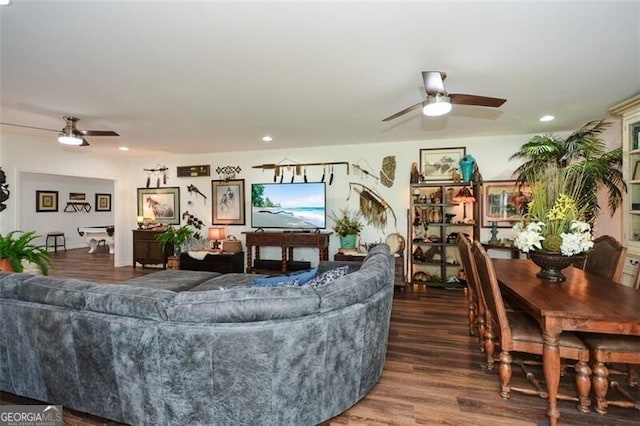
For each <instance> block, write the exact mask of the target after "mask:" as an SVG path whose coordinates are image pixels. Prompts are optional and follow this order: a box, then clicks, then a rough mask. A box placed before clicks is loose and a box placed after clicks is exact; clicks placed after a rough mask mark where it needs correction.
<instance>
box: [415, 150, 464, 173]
mask: <svg viewBox="0 0 640 426" xmlns="http://www.w3.org/2000/svg"><path fill="white" fill-rule="evenodd" d="M465 154H466V148H464V147H459V148H436V149H421V150H420V174H421V175H420V177H421V179H422V180H425V181H438V180H442V181H449V180H451V179H452V173H453V169H454V168H456V167H458V163H459V161H460V159H461V158H462V157H464V155H465Z"/></svg>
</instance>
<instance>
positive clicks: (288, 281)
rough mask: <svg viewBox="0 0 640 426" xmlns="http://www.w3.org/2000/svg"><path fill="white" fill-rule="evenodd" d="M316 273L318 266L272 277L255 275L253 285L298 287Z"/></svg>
mask: <svg viewBox="0 0 640 426" xmlns="http://www.w3.org/2000/svg"><path fill="white" fill-rule="evenodd" d="M317 274H318V268H314V269H309V270H308V271H300V272H294V273H293V274H290V275H276V276H274V277H257V278H254V279H253V285H254V286H255V287H298V286H301V285H304V284H306V283H307V282H308V281H309V280H311V279H312V278H315V277H316V275H317Z"/></svg>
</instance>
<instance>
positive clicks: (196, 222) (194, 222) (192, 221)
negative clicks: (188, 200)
mask: <svg viewBox="0 0 640 426" xmlns="http://www.w3.org/2000/svg"><path fill="white" fill-rule="evenodd" d="M182 219H183V220H185V219H186V221H187V225H190V226H193V227H194V228H196V229H197V230H198V232H196V233H195V234H193V238H195V239H196V240H199V239H200V238H201V237H202V235H201V234H200V232H199V231H200V230H201V229H202V227H203V226H204V222H203V221H202V220H200V219H198V218H197V217H195V216H194V215H192V214H191V213H189V211H188V210H187V211H185V212H184V213H182Z"/></svg>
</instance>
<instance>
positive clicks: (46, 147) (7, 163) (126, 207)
mask: <svg viewBox="0 0 640 426" xmlns="http://www.w3.org/2000/svg"><path fill="white" fill-rule="evenodd" d="M612 131H613V133H612V138H615V137H616V133H615V130H612ZM618 131H619V130H618ZM530 137H531V135H509V136H490V137H477V138H462V139H447V140H428V141H427V140H424V141H409V142H394V143H384V144H362V145H344V146H337V147H335V146H329V147H318V148H299V149H286V150H279V149H274V148H273V145H271V146H270V147H266V148H265V150H262V151H252V152H229V153H224V154H197V155H170V154H166V153H162V154H158V155H156V156H148V157H145V158H133V157H132V156H128V154H127V153H121V152H117V151H116V152H115V154H114V155H103V154H100V155H96V154H91V151H89V150H87V149H84V150H83V149H78V148H66V147H62V146H61V145H59V144H57V143H55V142H51V140H50V139H49V138H47V139H46V141H43V140H39V139H35V137H31V136H30V138H26V137H20V136H15V135H11V136H6V135H4V134H3V135H2V139H0V166H2V167H3V168H4V170H5V171H6V173H7V178H8V180H9V183H10V185H11V187H10V189H11V190H12V198H10V199H9V201H8V203H7V209H6V210H5V211H4V212H3V213H2V214H0V232H7V231H9V230H11V229H18V228H20V227H21V226H22V219H21V215H20V212H19V209H18V208H17V207H16V202H15V196H16V195H15V194H16V193H20V192H21V191H22V188H21V187H20V182H19V179H18V177H19V172H33V173H42V174H53V175H69V176H75V177H82V176H84V177H90V178H98V179H108V180H112V181H113V183H114V190H113V193H114V197H113V199H112V204H113V213H114V224H115V226H116V233H115V248H116V255H115V264H116V266H124V265H131V263H132V234H131V230H132V229H134V228H136V227H137V224H136V216H137V200H136V197H137V195H136V188H138V187H144V186H145V183H146V178H147V174H146V173H145V172H144V171H143V169H144V168H154V167H155V166H156V165H166V166H167V167H168V168H169V180H168V182H167V185H166V186H179V187H180V192H181V206H180V213H183V212H184V211H186V210H188V211H189V212H190V213H192V214H194V215H195V216H197V217H198V218H200V219H202V220H203V221H204V222H205V226H210V225H211V180H212V179H219V178H221V177H219V176H217V175H216V172H215V170H216V168H217V167H223V166H227V165H230V166H240V167H241V169H242V171H241V172H240V173H239V174H238V175H237V178H238V179H244V180H245V209H246V211H247V212H248V211H249V208H250V196H249V194H248V192H249V191H250V187H251V186H250V184H251V183H252V182H254V183H255V182H271V181H272V179H273V171H272V170H265V171H263V170H261V169H254V168H252V166H254V165H258V164H263V163H278V162H287V163H295V162H300V163H307V162H334V161H346V162H349V163H355V164H358V165H360V166H362V167H364V168H367V169H369V168H370V169H371V170H370V171H371V172H373V174H374V175H376V176H377V175H378V173H379V170H380V168H381V164H382V159H383V157H385V156H387V155H395V156H396V163H397V167H396V177H395V183H394V185H393V186H392V187H391V188H387V187H385V186H383V185H382V184H380V183H379V182H377V181H376V180H374V179H372V178H370V177H366V176H362V175H358V174H356V173H353V171H352V173H351V174H349V175H347V174H346V168H345V167H344V166H336V167H334V183H333V185H331V186H327V205H328V209H329V211H331V210H335V211H337V210H339V209H340V208H342V207H345V206H349V207H353V208H356V207H357V206H358V194H356V193H355V192H353V191H349V185H348V183H349V182H358V183H363V184H365V185H367V186H369V187H371V188H372V189H374V190H375V191H376V192H378V193H379V194H380V195H381V196H382V197H383V198H384V199H385V200H386V201H387V202H388V203H389V205H390V206H391V207H392V208H393V210H394V211H395V214H396V216H397V219H398V220H397V225H395V224H394V222H393V219H392V217H391V216H389V221H388V224H387V226H386V228H385V229H383V230H378V229H375V228H373V227H372V226H367V227H365V229H364V231H363V233H362V235H361V243H371V242H376V241H384V240H385V239H386V237H387V235H388V234H390V233H393V232H396V231H397V232H399V233H401V234H402V235H403V236H405V238H406V236H407V220H406V213H407V208H408V207H409V174H410V170H411V164H412V163H413V162H419V153H420V149H428V148H442V147H458V146H464V147H466V149H467V153H468V154H471V155H473V156H474V157H475V159H476V161H477V163H478V165H479V167H480V171H481V173H482V176H483V178H484V180H485V181H488V180H504V179H510V178H511V173H512V172H513V170H514V169H515V167H517V164H515V163H513V162H509V161H508V158H509V157H510V156H511V155H512V154H513V153H514V152H515V151H516V150H517V149H518V148H519V147H520V146H521V145H522V144H523V143H525V142H526V141H527V140H528V139H529V138H530ZM98 143H99V142H96V144H98ZM614 143H615V142H614ZM617 144H618V145H619V136H618V140H617ZM114 151H115V150H114ZM283 160H284V161H283ZM200 164H208V165H210V166H211V171H212V176H211V177H199V178H177V177H176V167H177V166H188V165H200ZM321 175H322V168H320V167H312V168H311V167H310V168H308V170H307V176H308V179H309V180H310V181H319V179H320V176H321ZM287 178H288V180H290V174H288V173H287V175H286V177H285V180H287ZM327 180H328V174H327ZM189 184H193V185H195V186H196V187H198V188H199V189H200V190H201V191H202V192H204V193H205V195H207V197H208V198H207V200H206V201H205V200H203V199H202V197H199V196H195V195H192V194H189V193H188V192H187V186H188V185H189ZM152 185H154V182H152ZM42 217H43V220H46V218H45V216H42ZM246 219H247V221H246V224H245V225H244V226H228V227H227V234H234V235H236V236H237V237H239V238H240V239H241V240H242V241H243V245H244V238H243V235H242V232H243V231H249V230H251V227H250V218H249V217H247V218H246ZM620 222H621V221H620V218H619V216H618V217H614V219H613V220H609V218H608V217H607V227H606V228H605V227H604V226H600V225H599V226H598V230H599V231H600V232H603V230H604V229H606V230H607V233H609V234H611V235H613V236H615V237H616V238H620V236H621V223H620ZM53 225H55V224H52V226H53ZM47 226H48V225H47ZM327 227H328V230H330V228H331V223H330V222H329V223H328V224H327ZM509 236H510V233H509V230H508V229H501V230H500V233H499V235H498V237H499V238H504V237H509ZM489 237H490V233H489V229H483V230H482V232H481V240H483V241H485V240H488V239H489ZM338 247H339V242H338V238H337V237H336V236H332V237H331V245H330V256H333V254H334V253H335V252H336V251H337V250H338ZM262 254H263V257H264V258H269V257H273V258H279V256H280V252H279V250H277V249H273V250H271V251H264V252H263V253H262ZM295 258H296V260H309V261H312V262H315V261H317V252H315V251H313V250H311V249H308V250H306V249H302V250H300V251H296V253H295Z"/></svg>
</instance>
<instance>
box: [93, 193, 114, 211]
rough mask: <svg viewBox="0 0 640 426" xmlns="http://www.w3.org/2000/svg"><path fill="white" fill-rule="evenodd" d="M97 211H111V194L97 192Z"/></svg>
mask: <svg viewBox="0 0 640 426" xmlns="http://www.w3.org/2000/svg"><path fill="white" fill-rule="evenodd" d="M95 210H96V211H97V212H110V211H111V194H96V208H95Z"/></svg>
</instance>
